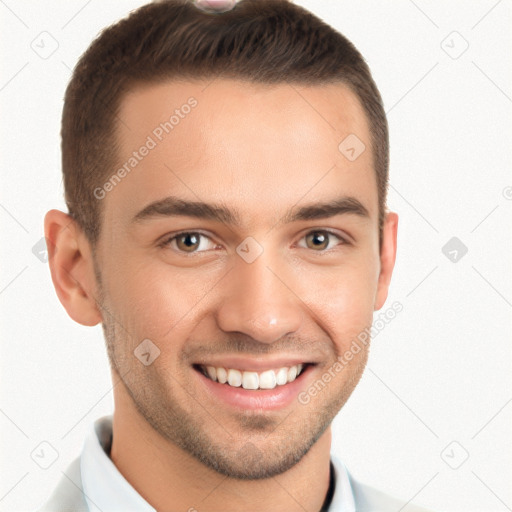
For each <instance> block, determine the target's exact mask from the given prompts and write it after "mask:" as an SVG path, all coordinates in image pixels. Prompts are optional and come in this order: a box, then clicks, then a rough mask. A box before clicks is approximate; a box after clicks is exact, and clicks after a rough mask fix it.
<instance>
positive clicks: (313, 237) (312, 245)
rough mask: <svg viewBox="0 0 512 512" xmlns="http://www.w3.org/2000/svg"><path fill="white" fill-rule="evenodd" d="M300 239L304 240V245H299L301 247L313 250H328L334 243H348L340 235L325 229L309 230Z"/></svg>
mask: <svg viewBox="0 0 512 512" xmlns="http://www.w3.org/2000/svg"><path fill="white" fill-rule="evenodd" d="M302 240H305V241H306V245H305V246H304V245H301V247H305V248H306V249H313V250H314V251H315V252H328V251H329V250H330V249H333V248H334V247H335V246H336V245H344V244H348V242H347V241H346V240H345V239H344V238H342V237H341V236H340V235H337V234H336V233H331V232H330V231H326V230H316V231H310V232H309V233H308V234H307V235H305V236H304V237H303V238H302Z"/></svg>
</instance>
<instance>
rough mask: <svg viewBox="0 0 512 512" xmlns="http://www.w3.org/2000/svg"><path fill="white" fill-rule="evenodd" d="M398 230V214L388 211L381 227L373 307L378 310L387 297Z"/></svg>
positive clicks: (393, 264)
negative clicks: (378, 271)
mask: <svg viewBox="0 0 512 512" xmlns="http://www.w3.org/2000/svg"><path fill="white" fill-rule="evenodd" d="M397 231H398V215H397V214H396V213H394V212H388V213H387V214H386V218H385V220H384V225H383V227H382V246H381V248H380V274H379V281H378V283H377V293H376V296H375V305H374V309H375V310H378V309H380V308H381V307H382V306H384V303H385V302H386V299H387V298H388V290H389V283H390V282H391V274H392V273H393V268H394V266H395V259H396V237H397Z"/></svg>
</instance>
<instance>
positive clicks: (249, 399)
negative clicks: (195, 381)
mask: <svg viewBox="0 0 512 512" xmlns="http://www.w3.org/2000/svg"><path fill="white" fill-rule="evenodd" d="M313 366H314V365H312V364H308V365H307V366H306V368H304V370H303V371H302V373H301V374H300V375H299V376H298V377H297V378H296V379H295V380H294V381H293V382H289V383H288V384H284V385H283V386H276V387H275V388H274V389H255V390H251V389H244V388H242V387H238V388H235V387H233V386H230V385H229V384H221V383H220V382H215V381H213V380H211V379H209V378H208V377H206V376H205V375H203V373H202V372H201V371H200V370H196V369H195V368H194V373H195V374H197V376H198V377H199V380H200V382H201V383H202V385H203V386H204V387H205V388H206V392H207V393H208V394H210V395H212V396H213V397H214V399H216V400H220V401H221V402H224V403H225V404H227V405H229V406H231V407H235V408H238V409H243V410H257V409H264V410H276V409H282V408H284V407H286V406H288V405H290V404H291V403H292V402H293V401H294V400H296V399H297V395H298V394H299V393H300V392H301V390H302V389H303V388H305V382H306V379H307V377H308V376H309V375H310V373H311V371H312V370H313Z"/></svg>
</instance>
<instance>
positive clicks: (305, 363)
mask: <svg viewBox="0 0 512 512" xmlns="http://www.w3.org/2000/svg"><path fill="white" fill-rule="evenodd" d="M171 116H174V117H171ZM119 118H120V119H121V120H122V123H119V128H118V129H119V132H118V136H119V165H118V167H116V169H114V170H113V173H112V174H114V173H115V172H116V171H117V170H118V169H119V168H122V167H123V166H125V167H124V168H125V171H126V172H125V173H123V172H120V173H117V176H118V178H120V179H114V180H111V183H112V185H111V186H108V185H107V186H106V187H104V189H103V190H106V191H107V190H108V191H107V192H106V194H105V195H104V197H103V198H102V199H99V200H101V201H103V204H102V207H103V209H104V215H103V219H102V234H101V238H100V241H99V245H98V250H97V253H96V265H97V271H98V274H100V277H101V301H100V303H101V307H100V310H101V314H102V317H103V326H104V329H105V334H106V339H107V345H108V352H109V358H110V362H111V365H112V367H113V370H114V371H115V372H116V373H117V374H118V376H119V378H120V379H122V384H120V386H121V387H122V389H123V390H124V391H123V392H126V393H127V394H128V395H129V396H130V397H131V399H132V400H133V403H134V405H135V407H136V409H137V411H138V413H140V415H141V416H142V417H143V418H144V419H145V420H146V421H147V423H148V424H149V425H151V426H152V428H154V429H155V430H156V431H157V432H158V433H159V434H160V435H161V436H162V438H164V439H165V440H167V441H169V442H170V443H173V444H175V445H178V446H179V447H181V448H182V449H184V450H185V451H187V452H188V453H189V454H191V455H193V456H194V457H196V458H197V459H198V460H200V461H202V462H203V463H204V464H205V465H206V466H208V467H209V468H211V469H214V470H215V471H217V472H219V473H222V474H225V475H229V476H231V477H235V478H242V479H257V478H264V477H270V476H273V475H276V474H279V473H281V472H283V471H286V470H287V469H289V468H291V467H292V466H293V465H294V464H296V463H297V462H298V461H299V460H300V459H301V458H302V457H303V456H304V455H305V454H306V453H307V452H308V450H309V449H310V448H311V447H312V446H313V445H314V443H315V442H316V441H317V440H318V439H319V438H320V436H321V435H322V434H323V433H324V432H325V431H326V429H327V428H328V427H329V425H330V423H331V421H332V420H333V418H334V416H335V415H336V414H337V412H338V411H339V410H340V408H341V407H342V406H343V404H344V403H345V402H346V400H347V399H348V397H349V396H350V394H351V392H352V390H353V389H354V387H355V385H356V384H357V382H358V380H359V378H360V377H361V374H362V372H363V369H364V366H365V363H366V360H367V356H368V349H367V347H362V349H360V350H359V352H358V353H357V354H355V355H354V356H353V358H352V359H351V360H350V361H346V362H345V364H344V367H343V370H342V371H338V372H335V377H333V378H331V379H330V382H329V384H328V385H327V386H323V387H322V389H321V390H320V391H318V392H317V393H316V396H314V397H311V400H309V401H308V403H304V402H305V401H304V400H302V401H300V400H299V395H300V394H301V393H303V392H304V391H305V390H307V389H308V388H310V387H311V386H312V385H314V383H315V382H316V381H318V379H322V376H323V375H325V374H326V373H328V372H329V370H330V369H331V376H332V373H333V372H332V368H333V366H334V365H335V363H336V361H337V360H338V358H343V354H344V353H345V352H346V351H347V350H349V349H350V347H351V346H352V345H353V343H354V340H355V339H356V338H357V336H358V334H359V333H361V332H362V331H364V330H365V329H366V328H368V327H369V326H370V325H371V322H372V314H373V311H374V309H376V308H379V307H381V306H382V304H383V302H384V300H385V296H386V293H387V282H386V280H387V277H386V276H384V277H382V274H383V269H382V261H381V259H380V257H379V233H378V197H377V185H376V178H375V175H374V170H373V169H374V164H373V160H372V152H371V150H370V136H369V128H368V124H367V121H366V118H365V115H364V113H363V110H362V107H361V106H360V104H359V102H358V100H357V99H356V97H355V96H354V95H353V94H352V93H351V92H350V91H349V90H348V89H347V88H346V87H344V86H342V85H325V86H309V87H298V86H294V87H293V88H292V87H290V86H289V85H283V84H281V85H273V86H264V85H255V84H247V83H242V82H238V81H230V80H220V79H218V80H215V81H214V82H213V83H210V84H208V83H207V82H168V83H161V84H157V85H151V86H144V87H140V88H137V89H136V90H134V91H132V92H131V93H130V94H128V95H127V96H126V97H125V98H124V99H123V102H122V105H121V109H120V112H119ZM166 122H167V124H165V123H166ZM350 134H355V135H356V136H357V137H358V138H359V139H360V141H362V142H363V143H364V144H365V146H366V150H365V151H363V152H362V153H361V154H360V155H359V156H358V157H357V158H356V159H355V160H354V159H353V158H352V159H349V158H347V157H346V153H345V154H344V153H343V152H341V151H340V150H339V148H338V146H339V145H340V142H341V141H342V140H344V139H345V138H346V137H347V136H348V135H350ZM143 146H145V147H146V148H147V149H146V150H144V149H141V147H143ZM134 152H136V154H134ZM130 159H131V160H130ZM102 195H103V194H102V193H100V192H98V196H102ZM388 238H389V237H388V235H386V234H385V241H384V243H387V242H386V240H387V239H388ZM143 340H146V341H144V343H143V344H142V345H140V344H141V342H143ZM148 340H149V341H148ZM141 353H143V354H144V355H143V356H142V357H141ZM137 355H139V357H137ZM213 368H215V370H214V369H213ZM219 368H220V369H219ZM296 371H299V372H300V374H299V376H298V377H296V378H295V380H294V374H295V373H296ZM226 379H228V382H225V380H226ZM324 380H325V379H324ZM240 382H241V385H240ZM255 387H257V389H253V388H255ZM246 388H247V389H246ZM261 388H263V389H261ZM302 396H304V395H302ZM301 402H302V403H301Z"/></svg>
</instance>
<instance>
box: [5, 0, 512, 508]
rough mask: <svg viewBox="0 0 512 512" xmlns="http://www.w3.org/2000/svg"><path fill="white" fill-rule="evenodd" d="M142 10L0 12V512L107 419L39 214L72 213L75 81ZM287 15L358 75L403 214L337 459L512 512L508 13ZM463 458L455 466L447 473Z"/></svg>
mask: <svg viewBox="0 0 512 512" xmlns="http://www.w3.org/2000/svg"><path fill="white" fill-rule="evenodd" d="M142 3H143V2H141V1H136V0H133V1H122V2H119V1H118V2H114V1H110V2H102V1H99V0H89V1H86V0H80V1H76V0H74V1H67V2H57V1H55V0H54V1H45V2H28V1H15V0H3V1H1V2H0V16H1V30H2V41H3V52H2V65H1V78H0V102H1V108H2V111H1V130H2V132H1V137H0V144H1V151H2V173H3V179H2V187H1V191H0V222H1V226H2V244H1V248H0V251H1V257H2V264H1V270H0V272H1V273H0V311H1V320H2V334H3V338H2V343H1V372H0V379H1V381H0V393H1V396H0V399H1V401H0V439H1V450H2V457H1V480H0V510H1V511H22V510H23V511H24V510H30V509H33V508H35V507H37V506H39V505H40V504H41V503H42V502H43V501H44V500H45V499H46V498H47V496H48V495H49V493H50V492H51V491H52V490H53V488H54V487H55V485H56V483H57V481H58V480H59V478H60V477H61V471H63V470H64V469H65V468H66V467H67V465H68V464H69V463H70V462H71V460H73V459H74V458H75V457H76V456H77V455H78V454H79V451H80V449H81V447H82V442H83V439H84V436H85V432H86V429H87V427H88V425H89V424H90V423H91V422H92V421H94V419H96V418H98V417H100V416H102V415H104V414H109V413H110V412H112V410H113V401H112V392H111V387H112V385H111V382H110V373H109V369H108V362H107V358H106V354H105V350H104V344H103V343H104V342H103V337H102V331H101V327H99V326H97V327H94V328H86V327H82V326H80V325H78V324H76V323H74V322H73V321H72V320H71V319H70V318H69V317H68V316H67V314H66V312H65V311H64V309H63V308H62V306H61V304H60V303H59V301H58V299H57V296H56V294H55V292H54V289H53V286H52V283H51V279H50V274H49V269H48V265H47V264H45V263H42V262H41V261H39V259H38V258H37V257H36V256H35V255H34V254H33V252H32V248H33V246H34V245H35V244H36V243H38V241H39V240H40V239H41V237H42V235H43V216H44V214H45V212H46V211H47V210H49V209H51V208H55V207H57V208H60V209H63V210H65V206H64V202H63V199H62V195H63V189H62V182H61V171H60V146H59V144H60V136H59V132H60V115H61V110H62V99H63V94H64V90H65V87H66V85H67V81H68V79H69V76H70V69H71V68H72V67H73V66H74V65H75V63H76V61H77V59H78V57H79V56H80V54H81V53H82V52H83V51H84V50H85V49H86V47H87V46H88V45H89V43H90V42H91V40H92V39H93V37H95V36H96V34H97V33H98V32H99V31H100V30H101V29H102V28H103V27H105V26H107V25H109V24H110V23H112V22H114V21H116V20H117V19H119V18H120V17H123V16H124V15H126V14H127V13H128V12H129V11H130V10H131V9H133V8H136V7H137V6H139V5H141V4H142ZM297 3H299V4H301V5H304V6H305V7H307V8H309V9H310V10H312V11H313V12H315V13H316V14H318V15H319V16H320V17H322V18H323V19H325V20H326V21H327V22H329V23H330V24H332V25H333V26H335V27H336V28H337V29H338V30H339V31H340V32H342V33H343V34H344V35H346V36H347V37H348V38H349V39H350V40H351V41H352V42H354V44H355V45H356V46H357V47H358V49H359V50H360V51H361V52H362V53H363V55H364V56H365V58H366V59H367V61H368V63H369V65H370V68H371V70H372V72H373V75H374V78H375V80H376V82H377V84H378V86H379V88H380V90H381V93H382V95H383V98H384V102H385V106H386V110H387V111H388V119H389V124H390V133H391V189H390V196H389V203H390V207H391V208H392V209H393V210H395V211H397V212H398V213H399V214H400V230H399V248H398V260H397V264H396V270H395V275H394V279H393V283H392V287H391V296H390V298H389V302H388V306H389V305H391V304H392V302H393V301H395V300H398V301H400V302H401V303H402V304H403V307H404V310H403V311H402V312H401V313H399V314H398V316H397V317H396V319H395V320H393V321H392V322H391V323H390V324H389V325H388V326H387V327H386V328H385V329H384V330H383V331H382V332H381V333H379V335H378V336H377V337H376V338H375V340H374V342H373V345H372V353H371V357H370V361H369V364H368V367H367V370H366V372H365V375H364V377H363V379H362V380H361V382H360V384H359V386H358V388H357V389H356V391H355V392H354V394H353V396H352V397H351V399H350V400H349V402H348V403H347V405H346V406H345V407H344V409H343V410H342V412H341V413H340V414H339V415H338V416H337V418H336V420H335V422H334V427H333V432H334V443H333V450H334V451H335V453H336V454H337V455H338V456H339V457H340V458H341V459H342V460H343V461H344V462H345V464H346V465H347V467H348V468H349V470H350V471H351V472H352V473H353V474H354V475H355V476H356V478H358V479H360V480H362V481H364V482H366V483H368V484H371V485H373V486H375V487H378V488H381V489H383V490H386V491H387V492H389V493H391V494H396V495H398V496H401V497H403V498H405V499H407V500H408V499H413V501H414V502H415V503H418V504H422V505H424V506H428V507H430V508H432V509H434V510H443V511H461V512H462V511H464V512H469V511H486V512H490V511H496V512H501V511H506V510H512V495H511V488H512V486H511V482H512V474H511V472H512V471H511V468H512V457H511V454H512V450H511V436H510V433H511V428H510V427H511V421H510V420H511V412H512V389H511V386H510V383H511V375H512V373H511V357H510V356H511V350H510V338H511V334H510V333H511V325H510V313H511V309H512V306H511V303H512V279H511V277H512V276H511V264H510V259H511V258H510V255H511V233H512V230H511V222H510V210H511V208H512V201H511V200H510V197H511V188H510V187H511V186H512V176H511V174H510V167H511V158H510V156H511V154H510V147H511V146H510V143H511V131H512V130H511V107H512V99H511V98H512V92H511V90H512V87H511V69H512V67H511V60H510V55H511V46H512V45H511V30H510V26H511V21H512V20H511V10H512V9H511V2H510V1H509V0H502V1H496V0H481V1H473V2H468V1H467V0H466V1H462V0H460V1H450V2H446V1H444V2H443V1H437V2H433V1H427V0H415V1H414V2H413V1H406V0H395V1H393V2H390V1H385V2H384V1H381V2H377V1H373V2H371V1H360V0H359V1H345V0H315V1H313V0H307V1H306V0H300V1H297ZM43 31H46V32H48V33H49V34H51V37H52V38H54V39H55V41H56V43H52V41H51V37H50V36H48V35H44V36H40V33H41V32H43ZM454 31H456V32H457V33H458V34H453V32H454ZM40 37H45V38H46V40H45V41H46V45H45V48H47V49H48V48H51V44H54V45H56V44H57V43H58V48H57V49H56V51H55V52H54V53H53V54H52V55H51V56H49V57H48V58H47V59H43V58H41V57H40V56H38V54H37V53H36V52H35V51H34V50H33V49H32V48H31V43H32V42H33V41H35V43H32V46H34V45H35V44H36V43H38V41H40ZM49 37H50V38H49ZM38 38H39V39H38ZM443 41H444V42H443ZM465 41H466V42H465ZM39 44H40V43H39ZM466 44H469V47H468V48H467V50H466V51H465V52H464V53H462V54H461V55H460V56H459V53H461V52H462V50H464V48H465V46H466ZM453 57H457V58H453ZM454 236H455V237H458V238H459V239H460V240H461V241H462V242H463V243H464V245H465V246H467V248H468V252H467V254H466V255H464V256H463V257H462V258H460V259H459V260H458V261H457V262H455V263H454V262H452V261H450V259H448V257H446V256H445V255H444V254H443V252H442V247H443V246H444V245H445V244H446V243H447V242H448V240H449V239H451V238H452V237H454ZM459 254H460V252H459ZM385 308H386V307H385ZM41 441H48V442H49V443H51V445H52V446H54V447H55V449H56V450H57V452H58V454H59V457H58V459H57V461H56V462H55V463H54V464H53V465H51V466H50V468H48V469H46V470H44V469H41V468H40V467H39V466H38V465H37V464H36V463H35V462H34V461H33V460H32V459H31V456H30V454H31V452H32V451H33V450H34V449H35V448H36V447H37V446H38V445H39V443H40V442H41ZM453 441H456V444H451V445H450V446H449V447H448V449H447V450H445V451H443V450H444V449H445V448H446V447H447V446H448V445H449V444H450V443H452V442H453ZM442 452H443V454H444V455H443V456H442V455H441V453H442ZM466 452H467V454H468V455H469V458H468V459H467V460H465V461H464V462H463V464H462V465H461V466H460V468H458V469H452V468H451V467H449V465H448V464H447V462H445V461H448V462H449V463H450V464H451V465H458V464H459V463H460V462H462V461H463V458H464V457H465V456H466V455H465V453H466ZM403 510H404V512H406V511H407V507H406V508H404V509H403Z"/></svg>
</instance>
